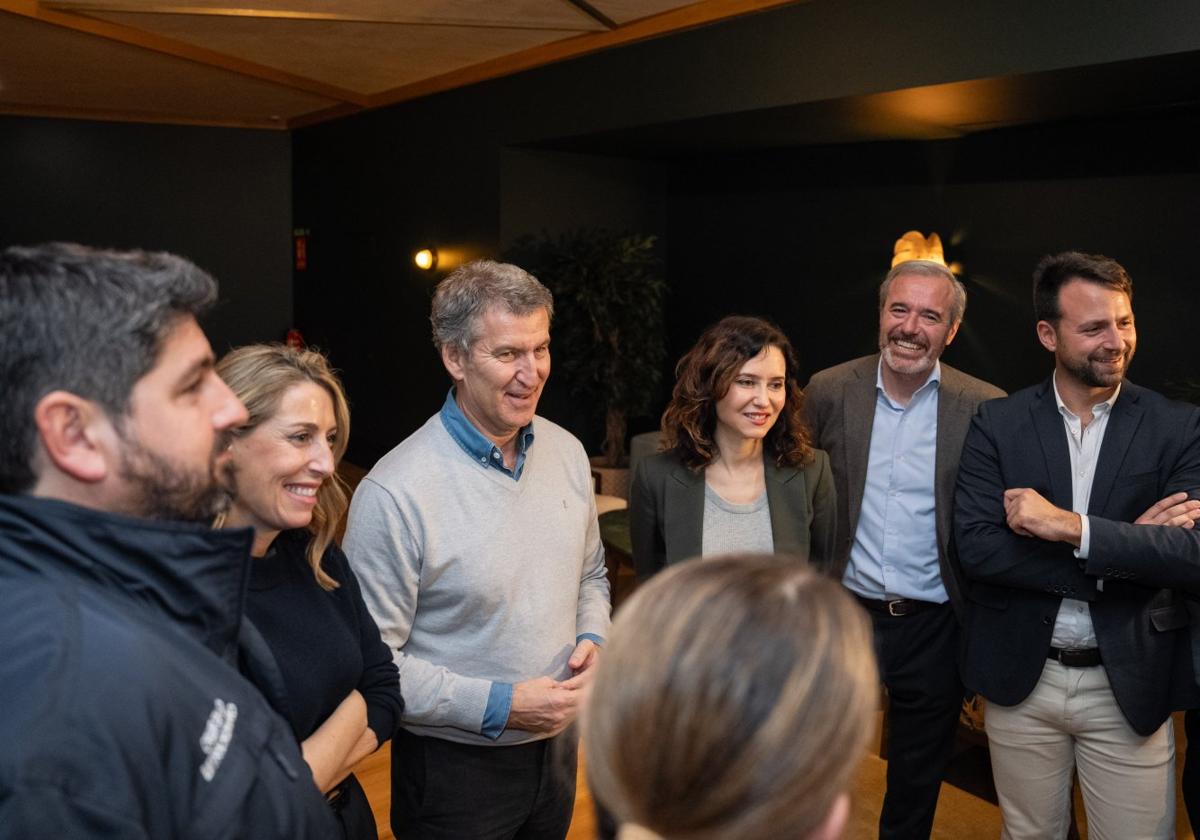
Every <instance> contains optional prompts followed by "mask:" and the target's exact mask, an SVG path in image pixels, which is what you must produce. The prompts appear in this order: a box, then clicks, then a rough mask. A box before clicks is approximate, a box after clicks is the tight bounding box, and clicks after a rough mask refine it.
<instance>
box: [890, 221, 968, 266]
mask: <svg viewBox="0 0 1200 840" xmlns="http://www.w3.org/2000/svg"><path fill="white" fill-rule="evenodd" d="M909 260H928V261H929V262H935V263H941V264H942V265H944V266H946V268H948V269H950V271H951V272H952V273H953V274H956V275H961V274H962V273H963V267H962V263H959V262H952V263H947V262H946V254H945V252H944V251H943V249H942V238H941V237H940V236H938V235H937V233H931V234H929V236H928V237H927V236H925V234H923V233H921V231H919V230H910V231H908V232H907V233H905V234H904V235H903V236H901V237H900V238H899V239H897V240H896V244H895V245H893V246H892V268H895V267H896V266H898V265H900V263H904V262H908V261H909Z"/></svg>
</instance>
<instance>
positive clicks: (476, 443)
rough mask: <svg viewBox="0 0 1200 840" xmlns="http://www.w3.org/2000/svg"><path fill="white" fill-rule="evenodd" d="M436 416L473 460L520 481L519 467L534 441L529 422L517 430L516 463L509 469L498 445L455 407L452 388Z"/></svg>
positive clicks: (456, 403) (455, 401) (455, 402)
mask: <svg viewBox="0 0 1200 840" xmlns="http://www.w3.org/2000/svg"><path fill="white" fill-rule="evenodd" d="M439 416H440V417H441V418H442V425H443V426H445V427H446V431H447V432H448V433H449V435H450V437H452V438H454V442H455V443H457V444H458V445H459V446H460V447H462V451H463V452H466V453H467V454H468V455H470V456H471V458H472V459H473V460H476V461H478V462H479V463H481V464H486V465H487V466H489V467H492V468H494V469H497V470H500V472H502V473H504V474H505V475H507V476H508V477H509V478H511V479H512V480H513V481H518V480H520V478H521V470H523V469H525V455H526V453H527V452H528V451H529V447H530V446H531V445H532V444H533V424H532V423H530V424H529V425H528V426H525V427H524V428H522V429H521V430H519V431H518V432H517V463H516V464H515V465H513V468H512V469H511V470H510V469H509V468H508V467H506V466H504V453H503V452H501V451H500V447H499V446H496V444H494V443H492V442H491V441H490V440H489V439H488V438H487V436H486V435H485V434H484V433H483V432H481V431H479V429H477V428H475V426H474V425H473V424H472V423H471V421H470V420H468V419H467V415H465V414H463V413H462V409H461V408H459V407H458V400H456V399H455V398H454V388H451V389H450V390H449V391H448V392H447V393H446V401H445V402H444V403H442V410H441V412H440V414H439Z"/></svg>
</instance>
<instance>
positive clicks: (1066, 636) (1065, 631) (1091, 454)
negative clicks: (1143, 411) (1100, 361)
mask: <svg viewBox="0 0 1200 840" xmlns="http://www.w3.org/2000/svg"><path fill="white" fill-rule="evenodd" d="M1051 382H1052V384H1053V386H1054V401H1055V402H1056V403H1057V404H1058V413H1059V414H1061V415H1062V418H1063V425H1064V426H1065V427H1066V433H1067V449H1068V450H1069V451H1070V453H1071V510H1072V511H1074V512H1075V513H1078V514H1079V518H1080V519H1081V520H1082V526H1083V527H1082V532H1081V533H1080V537H1079V548H1077V549H1075V556H1076V557H1079V558H1080V559H1084V560H1086V559H1087V556H1088V549H1089V547H1090V544H1091V531H1090V529H1089V526H1088V517H1087V509H1088V502H1089V501H1090V500H1091V498H1092V480H1093V479H1095V477H1096V462H1097V461H1098V460H1099V457H1100V447H1101V446H1102V445H1103V444H1104V432H1105V430H1106V429H1107V428H1108V418H1109V415H1110V414H1111V412H1112V407H1113V403H1115V402H1116V401H1117V395H1118V394H1120V393H1121V386H1120V385H1118V386H1117V389H1116V390H1115V391H1113V395H1112V396H1111V397H1109V398H1108V399H1107V400H1105V401H1104V402H1099V403H1096V404H1095V405H1094V406H1092V422H1090V423H1088V424H1087V426H1084V425H1083V422H1082V421H1081V420H1080V418H1079V417H1077V416H1076V415H1075V414H1073V413H1072V412H1071V410H1070V409H1069V408H1067V406H1066V405H1065V404H1064V403H1063V401H1062V397H1061V396H1060V395H1059V393H1058V374H1057V373H1055V374H1054V376H1053V377H1051ZM1101 588H1102V587H1101ZM1050 644H1051V645H1052V646H1054V647H1058V648H1071V649H1079V648H1094V647H1096V646H1097V644H1096V630H1095V628H1094V627H1093V626H1092V611H1091V608H1090V607H1089V606H1088V603H1087V602H1086V601H1078V600H1076V599H1074V598H1063V599H1062V603H1061V604H1060V605H1059V607H1058V617H1057V618H1056V619H1055V622H1054V635H1053V636H1051V638H1050Z"/></svg>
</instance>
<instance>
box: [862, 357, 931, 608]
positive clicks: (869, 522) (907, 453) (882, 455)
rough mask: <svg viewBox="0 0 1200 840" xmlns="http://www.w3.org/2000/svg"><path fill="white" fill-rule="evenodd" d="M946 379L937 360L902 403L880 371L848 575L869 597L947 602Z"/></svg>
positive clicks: (876, 378) (876, 385)
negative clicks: (941, 521)
mask: <svg viewBox="0 0 1200 840" xmlns="http://www.w3.org/2000/svg"><path fill="white" fill-rule="evenodd" d="M879 363H880V365H881V366H882V364H883V360H882V359H880V362H879ZM941 381H942V366H941V363H940V362H937V363H934V366H933V370H932V371H931V372H930V374H929V378H928V379H927V380H925V384H924V385H922V386H921V387H920V388H918V389H917V391H916V393H914V394H913V396H912V399H911V400H909V402H908V405H900V404H899V403H897V402H895V401H894V400H893V399H892V398H891V397H889V396H888V394H887V391H885V390H884V387H883V371H882V367H881V368H880V369H879V370H878V371H877V372H876V374H875V390H876V398H875V419H874V422H873V423H872V426H871V450H870V455H869V460H868V461H867V479H866V483H865V485H864V487H863V500H862V510H861V512H860V513H859V516H858V529H857V530H856V531H855V533H854V543H853V544H852V545H851V547H850V562H849V563H848V564H847V566H846V574H845V576H844V577H843V583H845V585H846V588H848V589H849V590H850V591H852V592H856V593H858V594H859V595H862V596H863V597H865V598H873V599H876V600H891V599H893V598H914V599H916V600H919V601H932V602H934V603H938V604H943V603H945V602H946V601H947V600H949V596H948V595H947V594H946V587H945V586H944V585H943V583H942V573H941V567H940V565H939V563H938V542H937V508H936V500H935V496H934V473H935V467H936V459H937V414H938V389H939V388H940V386H941Z"/></svg>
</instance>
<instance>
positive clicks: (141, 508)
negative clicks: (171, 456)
mask: <svg viewBox="0 0 1200 840" xmlns="http://www.w3.org/2000/svg"><path fill="white" fill-rule="evenodd" d="M121 439H122V441H123V442H124V443H125V446H124V447H123V448H122V450H121V463H120V465H119V466H118V469H119V472H120V476H121V478H123V479H124V480H125V481H127V482H128V483H129V485H130V486H131V487H132V488H133V491H132V492H133V501H132V505H131V507H132V508H133V509H132V510H130V511H128V512H129V513H130V514H132V515H134V516H140V517H142V518H145V519H164V520H173V521H178V522H211V521H212V520H213V518H214V517H215V516H216V515H217V514H219V513H223V512H224V511H225V510H226V509H227V508H228V507H229V495H228V493H226V491H225V488H224V487H222V486H221V484H220V483H219V482H218V481H217V476H216V472H215V465H216V463H217V456H218V454H220V453H221V452H222V451H223V450H224V449H225V448H226V447H227V446H228V443H229V439H228V436H227V435H221V434H219V435H217V439H216V441H215V442H214V447H213V452H212V455H211V456H210V458H209V461H208V463H207V464H206V465H205V466H204V468H203V469H195V468H191V469H189V468H187V467H184V466H182V465H180V464H176V463H173V462H171V461H169V460H167V459H166V458H164V457H163V456H162V455H159V454H158V453H156V452H153V451H151V450H150V449H148V448H146V447H145V446H143V445H142V444H141V443H140V442H139V441H137V440H135V439H133V438H132V437H126V436H125V435H124V434H122V435H121Z"/></svg>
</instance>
